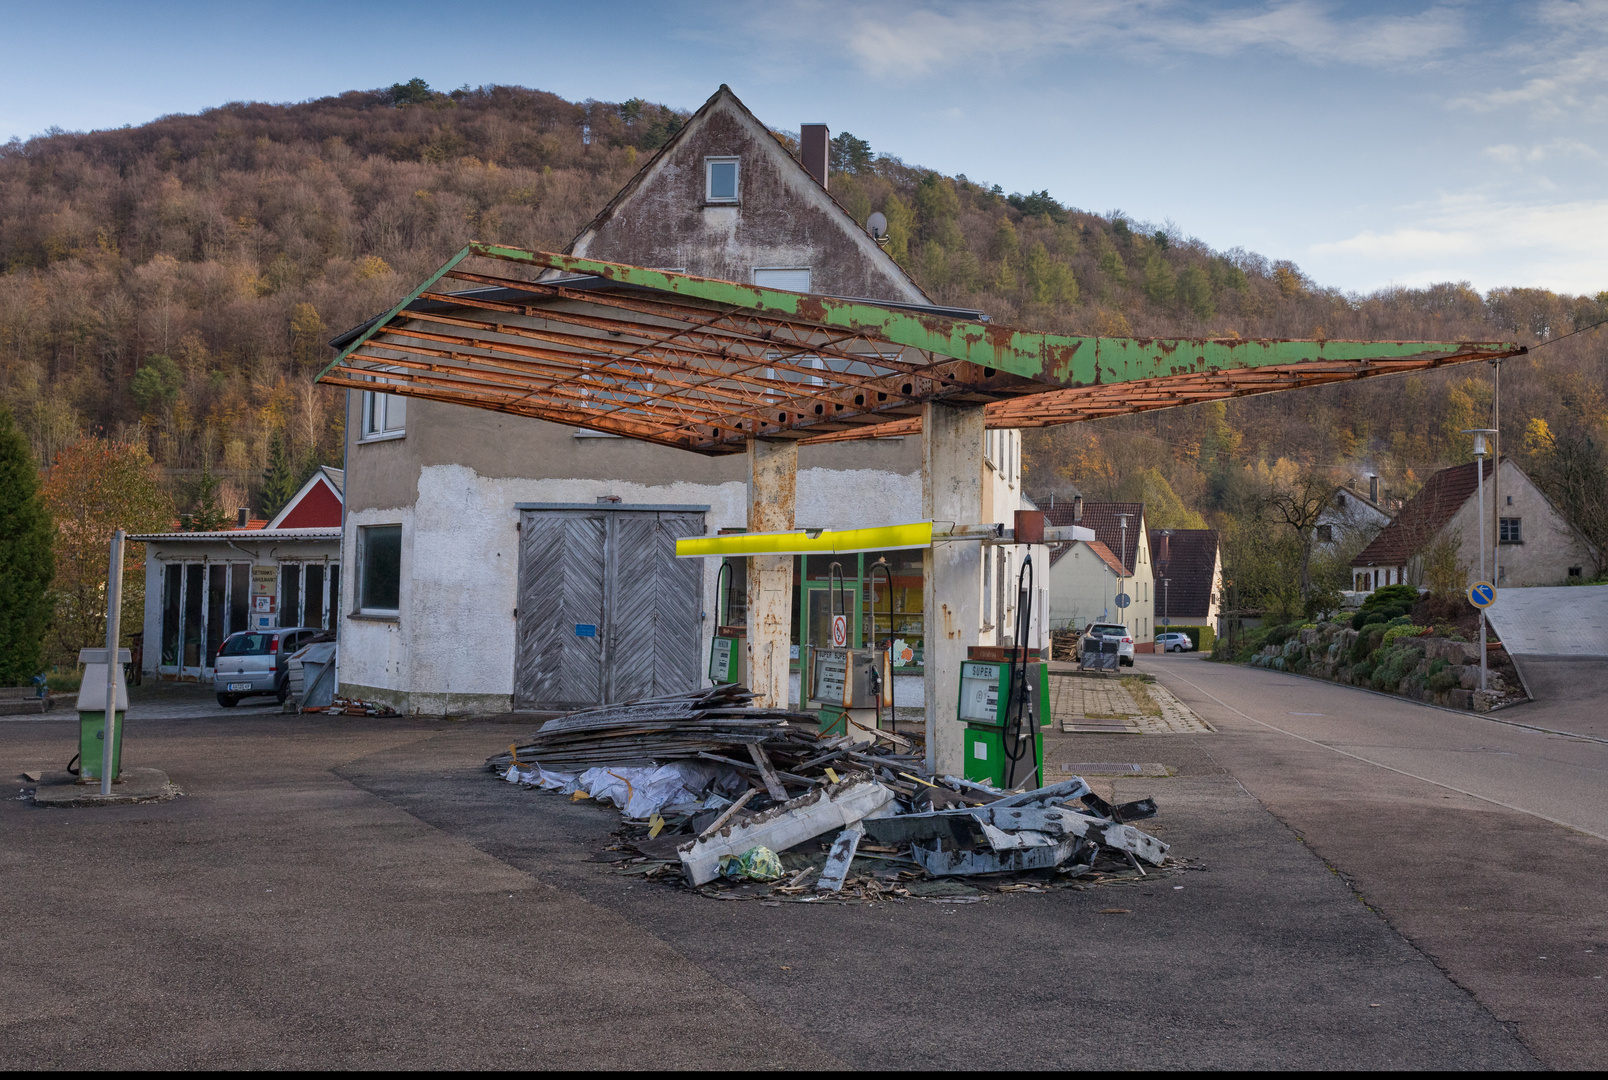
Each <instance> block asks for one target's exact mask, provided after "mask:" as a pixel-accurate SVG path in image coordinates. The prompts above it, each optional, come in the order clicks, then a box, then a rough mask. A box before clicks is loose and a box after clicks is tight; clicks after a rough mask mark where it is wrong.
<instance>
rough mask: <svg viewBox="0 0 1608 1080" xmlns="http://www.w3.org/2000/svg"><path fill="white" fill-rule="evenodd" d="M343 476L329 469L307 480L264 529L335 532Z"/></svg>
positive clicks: (321, 469) (343, 483) (320, 471)
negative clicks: (326, 530)
mask: <svg viewBox="0 0 1608 1080" xmlns="http://www.w3.org/2000/svg"><path fill="white" fill-rule="evenodd" d="M345 480H346V474H345V473H344V472H343V471H342V470H340V469H332V468H330V467H329V466H328V465H323V466H320V467H319V469H318V471H316V472H314V473H313V475H311V476H309V477H308V478H307V483H305V484H303V485H302V486H301V490H300V491H298V492H296V494H294V495H292V496H291V497H290V501H289V502H287V503H286V504H285V505H284V506H283V507H281V508H280V510H279V513H277V514H275V515H274V519H273V520H272V521H270V522H268V524H267V525H266V526H264V527H265V528H268V529H338V528H340V527H341V506H342V504H343V501H344V500H343V498H342V495H343V491H342V489H343V488H344V487H345Z"/></svg>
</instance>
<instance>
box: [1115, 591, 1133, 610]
mask: <svg viewBox="0 0 1608 1080" xmlns="http://www.w3.org/2000/svg"><path fill="white" fill-rule="evenodd" d="M1131 603H1133V601H1132V600H1131V599H1129V598H1128V594H1127V593H1125V592H1119V593H1118V594H1117V606H1118V607H1119V608H1125V607H1127V606H1128V605H1129V604H1131Z"/></svg>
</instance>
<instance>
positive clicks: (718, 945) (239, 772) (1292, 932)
mask: <svg viewBox="0 0 1608 1080" xmlns="http://www.w3.org/2000/svg"><path fill="white" fill-rule="evenodd" d="M510 720H511V721H513V722H511V723H510V722H509V721H510ZM54 727H55V725H24V724H16V725H6V726H5V727H3V728H0V760H3V762H4V767H6V768H8V769H11V770H12V774H14V775H20V774H21V772H22V771H23V770H24V769H35V768H37V767H39V766H41V765H48V764H50V763H53V762H54V761H55V758H56V757H57V756H59V755H60V746H59V745H58V744H60V743H61V742H62V741H63V736H62V734H61V732H58V731H55V730H54ZM526 734H528V722H525V721H521V720H518V719H517V718H503V722H497V721H480V722H469V723H456V724H445V723H441V722H434V721H432V722H418V721H408V720H402V719H385V718H371V717H330V716H306V717H296V716H280V715H257V716H241V715H231V716H228V717H203V718H187V719H175V720H166V721H162V720H146V721H142V722H141V723H140V725H138V727H137V728H135V727H133V726H132V725H131V729H130V733H129V742H128V743H127V744H126V747H125V754H126V755H127V760H128V762H129V764H130V765H131V766H151V767H160V768H161V769H163V770H164V771H165V772H167V773H168V774H169V776H171V777H172V779H173V781H174V783H175V784H176V785H177V786H178V787H179V788H180V789H181V790H182V791H183V792H184V794H183V795H181V796H179V797H178V798H176V799H174V800H173V801H171V802H167V803H162V804H158V805H146V806H123V807H86V808H74V809H69V810H48V809H42V808H38V807H35V806H32V805H31V804H30V803H29V802H28V801H27V800H26V799H13V800H10V801H8V802H6V804H5V809H4V810H0V813H3V814H5V815H6V818H5V821H4V822H3V823H0V828H3V829H4V831H5V835H6V836H7V837H8V844H7V845H6V846H5V849H4V851H3V853H0V860H3V866H4V869H5V870H6V871H8V872H7V873H6V874H5V875H4V881H5V885H4V886H3V891H0V898H3V899H0V903H3V904H4V907H5V911H4V915H3V917H4V919H5V925H7V926H8V927H10V928H11V930H12V934H13V936H14V937H13V940H14V941H15V942H16V943H18V947H14V948H13V950H12V951H13V960H12V962H11V963H9V964H8V965H7V967H6V971H5V974H4V975H3V976H0V979H3V980H4V982H5V989H6V991H7V999H8V1000H10V1001H13V1002H17V1003H19V1005H18V1008H17V1009H16V1010H15V1011H14V1012H13V1014H12V1017H11V1019H10V1020H9V1021H8V1024H7V1040H8V1044H9V1046H10V1047H11V1054H10V1060H12V1061H13V1062H15V1063H17V1064H18V1065H20V1066H23V1067H30V1066H32V1067H42V1066H52V1067H63V1068H75V1067H86V1066H88V1065H90V1064H91V1063H93V1062H103V1061H104V1060H105V1056H104V1053H103V1052H102V1050H101V1049H100V1047H101V1046H104V1045H111V1046H114V1047H116V1055H117V1060H118V1061H119V1062H120V1063H121V1064H124V1065H127V1066H130V1067H175V1066H177V1067H184V1066H186V1065H192V1064H193V1065H202V1064H204V1065H205V1066H206V1067H219V1066H225V1067H354V1066H359V1065H363V1066H378V1067H387V1066H388V1067H407V1066H413V1067H507V1066H509V1065H522V1066H533V1065H546V1066H553V1065H557V1066H578V1067H592V1068H608V1067H638V1068H642V1067H660V1068H662V1067H672V1068H692V1067H698V1068H709V1067H716V1068H720V1067H753V1066H755V1065H759V1066H764V1067H820V1066H822V1065H828V1066H834V1067H843V1066H849V1067H861V1068H864V1067H880V1068H896V1067H904V1068H911V1067H949V1068H988V1067H998V1066H999V1065H1001V1064H1006V1065H1009V1066H1013V1067H1022V1068H1026V1067H1056V1066H1060V1067H1067V1066H1070V1065H1075V1064H1079V1063H1084V1062H1087V1061H1090V1060H1099V1061H1102V1062H1104V1063H1108V1064H1111V1065H1113V1066H1116V1067H1130V1068H1132V1067H1172V1068H1186V1067H1196V1068H1198V1067H1264V1068H1300V1067H1308V1068H1315V1067H1328V1068H1334V1067H1342V1068H1344V1067H1350V1068H1380V1067H1418V1068H1432V1067H1453V1068H1457V1067H1461V1068H1489V1067H1534V1066H1535V1065H1536V1061H1535V1060H1534V1058H1532V1057H1531V1056H1530V1055H1529V1053H1528V1052H1527V1051H1526V1050H1525V1048H1524V1046H1523V1045H1522V1044H1520V1043H1519V1042H1518V1041H1517V1040H1516V1039H1515V1038H1514V1037H1513V1036H1512V1035H1511V1033H1510V1032H1509V1031H1508V1030H1506V1029H1505V1028H1504V1027H1503V1026H1502V1025H1501V1024H1499V1023H1498V1022H1496V1021H1495V1020H1494V1019H1493V1018H1492V1017H1491V1015H1490V1014H1489V1013H1488V1012H1487V1011H1486V1010H1485V1009H1483V1008H1482V1007H1480V1005H1479V1004H1478V1003H1477V1002H1475V1001H1474V1000H1473V999H1472V998H1470V996H1469V995H1468V994H1467V993H1465V992H1464V991H1462V990H1461V989H1459V988H1458V987H1457V986H1456V985H1454V984H1453V983H1452V982H1451V981H1450V980H1449V979H1447V978H1446V977H1445V975H1444V974H1443V973H1442V972H1440V971H1439V970H1438V969H1437V968H1436V967H1435V966H1434V965H1433V964H1431V963H1430V962H1428V961H1427V960H1426V959H1425V958H1424V957H1423V956H1422V955H1421V954H1420V953H1419V952H1418V951H1417V950H1415V949H1414V948H1413V947H1412V946H1411V945H1409V944H1408V943H1407V942H1406V941H1405V940H1403V939H1402V938H1401V936H1400V935H1398V934H1396V933H1395V932H1394V931H1393V930H1391V928H1390V927H1389V926H1388V925H1387V924H1386V923H1385V922H1384V921H1383V920H1381V919H1380V918H1379V917H1378V916H1377V915H1376V914H1375V913H1374V912H1372V911H1370V910H1369V909H1368V908H1367V907H1366V906H1365V905H1363V904H1361V903H1359V902H1358V899H1357V897H1356V895H1355V894H1354V893H1353V892H1352V891H1351V890H1350V889H1349V888H1348V887H1347V886H1346V885H1345V883H1344V882H1343V881H1342V880H1341V879H1339V878H1338V877H1336V876H1335V875H1334V874H1333V873H1331V872H1330V870H1329V869H1328V868H1327V867H1326V866H1324V865H1323V863H1322V862H1321V861H1320V860H1318V859H1317V858H1315V857H1314V856H1313V855H1312V854H1311V853H1310V851H1308V850H1307V849H1306V848H1305V847H1304V846H1303V845H1302V844H1301V843H1300V841H1299V840H1297V839H1296V838H1295V837H1294V836H1293V835H1292V834H1291V833H1290V831H1289V830H1288V829H1286V828H1285V827H1284V826H1282V825H1281V824H1279V822H1278V821H1277V820H1275V819H1274V818H1273V817H1272V816H1271V815H1269V814H1268V813H1267V812H1266V811H1265V810H1263V809H1262V807H1261V806H1260V805H1259V804H1258V803H1257V802H1256V801H1255V800H1254V799H1252V798H1250V797H1249V796H1248V795H1246V794H1245V792H1244V790H1243V789H1242V788H1241V787H1240V786H1239V784H1238V783H1237V781H1235V779H1234V778H1233V777H1231V776H1229V775H1228V774H1226V773H1225V772H1223V771H1222V770H1221V769H1219V768H1218V767H1217V766H1216V765H1215V764H1214V763H1213V761H1212V759H1211V757H1210V756H1209V755H1208V754H1207V753H1206V752H1205V751H1204V750H1203V749H1202V748H1201V746H1202V744H1203V743H1204V741H1205V740H1204V738H1203V739H1200V740H1196V739H1192V738H1190V737H1180V736H1167V737H1152V736H1143V735H1130V736H1081V737H1079V738H1078V741H1077V742H1076V744H1075V746H1069V745H1066V744H1063V743H1062V742H1061V740H1062V739H1064V738H1071V736H1062V735H1059V734H1056V735H1052V737H1051V739H1052V741H1051V743H1050V746H1049V748H1048V750H1047V757H1049V758H1052V759H1054V760H1057V761H1073V762H1075V761H1085V762H1124V761H1133V762H1165V764H1166V766H1167V771H1168V772H1170V773H1171V775H1170V776H1166V777H1161V776H1139V777H1133V778H1106V779H1101V778H1095V777H1091V778H1090V783H1091V786H1092V787H1093V788H1095V790H1096V791H1097V792H1099V793H1100V794H1102V796H1103V797H1104V798H1106V799H1108V800H1111V801H1115V802H1132V801H1137V800H1140V799H1142V798H1145V797H1154V798H1155V799H1156V802H1157V805H1158V807H1159V808H1160V809H1159V812H1158V813H1157V814H1156V815H1155V816H1154V817H1151V818H1149V819H1147V820H1146V821H1145V822H1144V826H1145V829H1146V831H1148V832H1150V833H1152V834H1153V835H1155V836H1157V837H1160V838H1163V839H1164V840H1165V842H1166V843H1168V844H1169V845H1171V846H1172V848H1173V849H1174V850H1175V851H1187V852H1188V853H1189V856H1188V857H1189V860H1190V861H1189V863H1188V864H1187V865H1188V869H1185V870H1183V871H1182V872H1181V873H1178V874H1174V875H1162V876H1159V877H1157V878H1152V877H1146V878H1143V879H1140V878H1138V876H1137V875H1133V876H1132V878H1131V879H1130V880H1128V881H1125V882H1122V883H1118V882H1117V881H1115V880H1113V881H1111V882H1109V883H1106V884H1098V885H1093V886H1084V887H1081V888H1070V887H1068V888H1058V889H1050V890H1045V891H1034V890H1029V889H1023V890H1016V891H1008V892H997V891H992V892H991V891H986V890H978V895H979V896H980V899H976V900H969V901H968V902H963V903H953V902H948V903H945V902H939V901H940V900H941V899H942V898H941V897H935V898H929V899H923V898H917V897H913V896H912V897H910V898H886V899H881V900H877V901H875V902H860V903H816V904H798V903H793V904H786V903H776V902H768V901H766V900H764V899H761V900H758V901H754V902H741V903H731V902H718V901H711V900H710V899H709V898H707V897H705V896H701V895H699V894H697V893H695V892H693V891H692V890H690V889H688V888H686V887H685V886H683V885H680V884H672V883H670V882H659V881H652V880H644V879H643V878H642V876H641V875H633V874H622V873H618V872H617V870H618V869H619V867H617V866H616V865H615V862H617V861H619V860H618V859H608V858H605V859H604V860H603V861H597V859H598V857H599V853H600V852H605V851H606V849H607V848H608V847H609V846H611V845H613V844H617V843H618V840H617V838H615V837H614V835H613V834H614V833H615V832H616V831H617V830H619V829H620V827H621V818H620V814H619V811H618V810H617V809H616V808H614V807H612V806H603V805H600V804H599V803H598V801H597V800H590V799H588V800H581V801H576V802H571V801H569V799H568V798H566V797H563V796H559V795H555V794H551V793H547V792H539V791H532V790H526V789H523V788H522V787H521V786H520V785H518V784H515V783H509V782H507V781H506V780H503V779H500V778H499V777H497V776H496V775H495V774H492V773H490V772H488V771H487V769H486V760H487V758H488V757H490V756H491V755H493V754H494V753H496V752H498V751H500V750H504V749H506V748H507V746H508V745H509V744H510V742H515V741H517V740H518V739H519V738H521V737H523V736H524V735H526ZM24 787H26V784H25V782H22V781H20V780H19V781H18V788H19V792H18V793H19V795H20V794H22V791H21V789H22V788H24ZM606 854H607V855H608V856H614V855H617V853H616V852H606ZM856 861H857V862H858V860H856ZM1074 884H1076V883H1074ZM89 897H93V898H94V901H95V902H94V903H93V904H92V905H91V904H88V903H87V902H86V898H89ZM86 911H92V912H93V913H94V915H93V918H94V926H95V928H96V932H94V933H87V932H86V931H85V927H86ZM846 1017H848V1018H853V1022H852V1023H850V1022H846V1020H845V1018H846ZM91 1025H93V1026H95V1028H96V1030H98V1031H100V1032H101V1033H102V1035H103V1036H104V1039H103V1041H102V1042H99V1043H96V1044H93V1046H92V1044H91V1043H89V1042H87V1041H86V1040H85V1039H84V1038H83V1032H84V1030H86V1028H87V1027H88V1026H91ZM993 1025H998V1026H1001V1027H1002V1028H1003V1029H1004V1030H1008V1031H1018V1032H1021V1033H1023V1037H1022V1038H1020V1039H1016V1040H1005V1041H1004V1043H1003V1044H1002V1043H1001V1042H1000V1041H999V1040H995V1039H982V1038H979V1037H978V1034H977V1033H978V1032H979V1031H981V1030H987V1029H988V1027H990V1026H993Z"/></svg>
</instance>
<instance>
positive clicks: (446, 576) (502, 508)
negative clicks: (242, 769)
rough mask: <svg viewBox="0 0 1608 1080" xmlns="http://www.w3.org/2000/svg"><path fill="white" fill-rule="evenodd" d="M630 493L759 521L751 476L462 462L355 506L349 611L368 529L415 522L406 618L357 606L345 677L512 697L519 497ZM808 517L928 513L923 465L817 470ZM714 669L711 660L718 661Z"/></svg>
mask: <svg viewBox="0 0 1608 1080" xmlns="http://www.w3.org/2000/svg"><path fill="white" fill-rule="evenodd" d="M603 495H613V496H618V497H619V498H620V500H621V502H622V503H626V504H638V505H648V504H653V505H669V506H678V505H679V506H685V505H695V506H708V507H709V510H708V511H707V512H706V514H705V518H704V521H705V526H706V528H707V529H708V531H709V532H710V533H711V534H712V533H715V532H717V531H718V530H720V529H722V528H740V527H743V526H745V524H746V522H747V515H748V492H747V485H746V484H745V483H742V482H736V481H732V482H727V483H723V484H693V483H672V484H658V485H647V484H635V483H629V482H625V481H620V480H598V479H491V478H487V477H483V476H479V475H477V474H476V473H475V471H474V470H473V469H470V468H468V467H466V466H462V465H429V466H425V467H423V468H422V469H421V470H420V475H419V484H418V494H417V499H416V500H415V502H414V504H413V505H412V506H411V507H395V508H390V509H369V510H362V511H352V512H349V513H348V515H347V527H346V535H345V539H344V542H343V550H344V555H343V558H344V561H345V563H346V565H347V567H348V568H349V569H348V571H347V572H346V573H345V574H344V575H343V586H342V588H343V591H344V592H345V594H346V595H345V596H344V597H343V610H345V611H352V610H353V607H354V604H355V595H356V594H355V590H356V588H357V577H358V574H357V571H356V565H357V560H356V543H357V530H358V529H359V528H360V527H362V526H364V525H381V524H400V525H401V526H402V587H401V595H400V600H399V604H400V616H399V618H398V619H396V620H373V619H366V618H362V617H354V618H349V619H348V620H347V621H346V623H345V627H344V629H343V632H342V643H341V658H340V683H341V685H342V686H343V687H344V688H347V689H348V690H349V691H350V692H352V693H362V692H366V691H368V690H378V691H385V692H386V693H385V695H384V696H385V697H386V698H387V699H388V700H389V701H390V702H391V703H392V704H393V705H395V706H398V707H405V708H406V709H407V711H408V712H410V713H419V714H423V715H436V714H443V713H456V712H475V711H487V710H500V709H506V708H509V707H510V705H511V700H512V694H513V678H514V651H515V626H514V618H515V616H514V609H515V603H516V597H517V595H518V584H519V533H518V531H517V530H516V528H515V526H516V525H517V523H518V521H519V511H518V510H517V509H515V507H516V505H517V504H519V503H579V504H593V503H596V502H597V499H598V497H599V496H603ZM795 498H796V510H795V520H797V521H798V522H799V523H800V525H809V526H811V527H820V528H847V527H851V526H861V527H864V526H875V525H896V524H901V523H904V522H911V521H918V520H920V514H921V480H920V477H919V475H905V474H900V473H894V472H889V471H883V470H874V469H856V470H830V469H804V470H801V471H800V472H799V474H798V487H797V492H796V496H795ZM719 564H720V560H718V559H706V560H704V574H703V577H704V585H703V593H704V599H703V611H704V612H705V613H706V617H705V618H704V619H703V625H702V627H701V628H700V633H701V636H702V653H703V657H704V661H705V662H706V661H707V659H708V650H709V643H710V639H711V638H712V637H713V634H714V621H713V618H712V615H713V613H714V610H715V608H714V604H715V579H716V575H717V574H718V572H719ZM704 667H705V668H706V667H707V664H706V663H705V664H704Z"/></svg>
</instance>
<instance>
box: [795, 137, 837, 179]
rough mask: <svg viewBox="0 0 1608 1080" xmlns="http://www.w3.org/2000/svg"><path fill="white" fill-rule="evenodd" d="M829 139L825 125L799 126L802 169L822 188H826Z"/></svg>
mask: <svg viewBox="0 0 1608 1080" xmlns="http://www.w3.org/2000/svg"><path fill="white" fill-rule="evenodd" d="M830 137H831V132H829V131H827V129H826V125H825V124H801V125H799V129H798V147H799V150H800V151H801V152H802V153H803V154H804V169H805V171H806V172H808V173H809V174H810V175H811V176H813V177H815V179H816V181H817V182H818V183H819V184H820V185H821V186H822V187H826V166H827V161H828V156H827V155H828V146H827V141H828V139H829V138H830Z"/></svg>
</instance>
